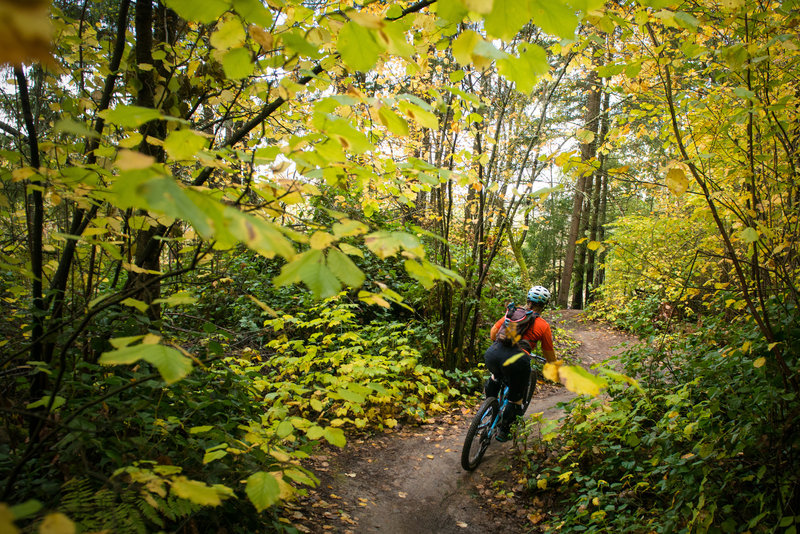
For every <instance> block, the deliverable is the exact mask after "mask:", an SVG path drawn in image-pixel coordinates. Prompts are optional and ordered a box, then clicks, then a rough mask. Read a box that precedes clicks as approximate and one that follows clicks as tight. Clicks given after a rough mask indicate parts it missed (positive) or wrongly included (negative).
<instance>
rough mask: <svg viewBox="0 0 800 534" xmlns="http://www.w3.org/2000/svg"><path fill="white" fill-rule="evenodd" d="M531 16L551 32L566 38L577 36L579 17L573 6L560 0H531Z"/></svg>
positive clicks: (541, 26) (542, 27)
mask: <svg viewBox="0 0 800 534" xmlns="http://www.w3.org/2000/svg"><path fill="white" fill-rule="evenodd" d="M531 18H532V19H533V23H534V24H536V25H537V26H539V27H540V28H541V29H542V30H544V31H545V32H547V33H549V34H552V35H558V36H559V37H562V38H564V39H572V38H574V37H575V28H577V27H578V18H577V17H576V16H575V12H574V11H573V10H572V8H570V7H569V6H567V5H566V4H564V3H562V2H560V1H559V0H531Z"/></svg>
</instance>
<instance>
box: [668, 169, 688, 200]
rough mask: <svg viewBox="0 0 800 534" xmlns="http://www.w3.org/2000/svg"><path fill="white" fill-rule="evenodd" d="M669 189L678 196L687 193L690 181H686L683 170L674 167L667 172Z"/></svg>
mask: <svg viewBox="0 0 800 534" xmlns="http://www.w3.org/2000/svg"><path fill="white" fill-rule="evenodd" d="M667 187H668V188H669V190H670V191H672V192H673V193H674V194H675V195H677V196H681V195H682V194H684V193H685V192H686V190H687V189H688V188H689V180H687V179H686V173H684V172H683V169H679V168H678V167H673V168H671V169H670V170H669V171H668V172H667Z"/></svg>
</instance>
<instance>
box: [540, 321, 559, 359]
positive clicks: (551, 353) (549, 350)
mask: <svg viewBox="0 0 800 534" xmlns="http://www.w3.org/2000/svg"><path fill="white" fill-rule="evenodd" d="M544 330H545V331H544V332H543V333H542V334H543V335H542V341H541V343H542V356H544V358H545V360H547V361H548V362H550V363H552V362H554V361H556V351H555V350H553V332H552V331H551V330H550V325H547V328H545V329H544Z"/></svg>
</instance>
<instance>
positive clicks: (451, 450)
mask: <svg viewBox="0 0 800 534" xmlns="http://www.w3.org/2000/svg"><path fill="white" fill-rule="evenodd" d="M444 452H453V449H445V450H444Z"/></svg>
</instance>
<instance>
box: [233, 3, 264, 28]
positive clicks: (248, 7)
mask: <svg viewBox="0 0 800 534" xmlns="http://www.w3.org/2000/svg"><path fill="white" fill-rule="evenodd" d="M233 9H235V10H236V12H237V13H239V14H240V15H241V16H242V18H243V19H244V20H246V21H247V22H252V23H255V24H258V25H259V26H261V27H263V28H269V27H270V26H272V13H270V11H269V9H267V8H266V7H264V4H262V3H261V0H233Z"/></svg>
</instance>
